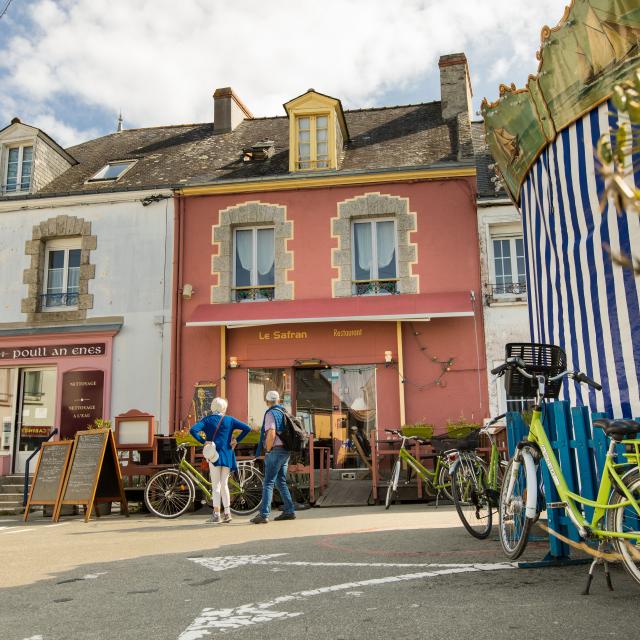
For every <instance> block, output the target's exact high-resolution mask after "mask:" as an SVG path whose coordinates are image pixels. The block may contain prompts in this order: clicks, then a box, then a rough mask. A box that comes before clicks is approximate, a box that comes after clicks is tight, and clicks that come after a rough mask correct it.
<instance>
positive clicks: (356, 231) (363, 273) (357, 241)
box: [353, 222, 372, 280]
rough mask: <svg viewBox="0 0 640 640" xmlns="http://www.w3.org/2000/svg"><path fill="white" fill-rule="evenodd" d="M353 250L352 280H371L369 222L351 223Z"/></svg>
mask: <svg viewBox="0 0 640 640" xmlns="http://www.w3.org/2000/svg"><path fill="white" fill-rule="evenodd" d="M353 238H354V245H355V246H354V250H355V258H356V259H355V274H354V280H371V248H372V247H371V223H370V222H358V223H356V224H354V225H353Z"/></svg>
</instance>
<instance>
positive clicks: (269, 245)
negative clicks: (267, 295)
mask: <svg viewBox="0 0 640 640" xmlns="http://www.w3.org/2000/svg"><path fill="white" fill-rule="evenodd" d="M274 261H275V247H274V231H273V229H258V284H259V285H269V284H273V282H274V277H273V276H274V269H273V267H274Z"/></svg>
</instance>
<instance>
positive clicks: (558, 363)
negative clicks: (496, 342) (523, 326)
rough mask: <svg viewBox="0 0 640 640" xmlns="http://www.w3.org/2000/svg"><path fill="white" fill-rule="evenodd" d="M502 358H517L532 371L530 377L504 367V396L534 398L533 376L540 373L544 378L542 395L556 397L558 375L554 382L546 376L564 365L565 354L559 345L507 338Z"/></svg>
mask: <svg viewBox="0 0 640 640" xmlns="http://www.w3.org/2000/svg"><path fill="white" fill-rule="evenodd" d="M505 358H521V359H522V360H524V363H525V364H526V368H527V372H529V373H532V374H533V375H534V378H533V379H532V380H530V379H529V378H525V376H523V375H522V374H521V373H520V372H519V371H518V370H517V369H514V368H509V369H507V372H506V373H505V376H504V388H505V391H506V392H507V395H508V396H513V397H516V398H535V397H536V392H537V390H538V381H537V380H536V378H535V376H539V375H543V376H544V377H545V378H546V379H547V383H546V384H545V390H544V397H545V398H557V397H558V394H559V393H560V389H561V388H562V378H561V379H560V380H556V381H555V382H549V378H553V377H554V376H557V375H558V374H560V373H562V372H563V371H565V370H566V368H567V356H566V354H565V352H564V351H563V350H562V349H561V348H560V347H558V346H556V345H554V344H538V343H535V342H511V343H509V344H507V346H506V347H505Z"/></svg>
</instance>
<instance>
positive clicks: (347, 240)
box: [331, 192, 420, 298]
mask: <svg viewBox="0 0 640 640" xmlns="http://www.w3.org/2000/svg"><path fill="white" fill-rule="evenodd" d="M375 218H393V219H394V220H395V222H396V234H397V243H398V256H397V264H398V292H399V293H418V291H419V290H420V282H419V276H417V275H413V274H412V267H413V265H414V264H416V263H417V262H418V246H417V244H416V243H415V242H411V239H410V236H411V233H412V232H413V231H416V230H417V215H416V213H415V212H412V211H410V209H409V198H402V197H400V196H392V195H386V194H381V193H380V192H374V193H365V194H363V195H361V196H356V197H355V198H349V199H348V200H343V201H342V202H339V203H338V215H337V216H336V217H335V218H332V219H331V236H332V237H333V238H336V239H337V241H338V246H337V247H336V248H334V249H332V250H331V266H332V267H334V268H335V269H337V270H338V277H337V278H333V280H332V288H333V297H334V298H340V297H346V296H352V295H353V282H352V280H353V277H352V270H353V257H352V251H351V240H352V235H351V227H352V224H353V222H354V221H359V220H366V219H375Z"/></svg>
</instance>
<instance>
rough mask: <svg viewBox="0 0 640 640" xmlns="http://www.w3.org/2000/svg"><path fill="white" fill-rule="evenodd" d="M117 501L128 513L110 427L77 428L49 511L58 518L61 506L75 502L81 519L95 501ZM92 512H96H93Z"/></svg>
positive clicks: (86, 517) (86, 519)
mask: <svg viewBox="0 0 640 640" xmlns="http://www.w3.org/2000/svg"><path fill="white" fill-rule="evenodd" d="M114 500H115V501H117V502H120V504H121V512H122V513H124V514H125V515H127V516H128V515H129V510H128V507H127V499H126V497H125V495H124V488H123V486H122V475H121V473H120V465H119V464H118V456H117V454H116V444H115V440H114V438H113V432H112V431H111V429H92V430H89V431H77V432H76V435H75V440H74V443H73V452H72V453H71V459H70V461H69V465H68V470H67V476H66V478H65V482H64V486H63V488H62V492H61V494H60V499H59V500H58V504H57V505H56V509H55V512H54V514H53V520H54V522H57V521H58V520H59V519H60V510H61V508H62V505H66V504H77V505H82V506H84V508H85V517H84V519H85V522H88V521H89V518H90V517H91V511H92V510H93V507H94V505H95V504H96V503H99V502H113V501H114ZM96 515H99V514H98V512H97V511H96Z"/></svg>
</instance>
